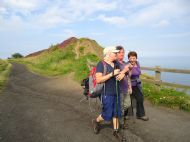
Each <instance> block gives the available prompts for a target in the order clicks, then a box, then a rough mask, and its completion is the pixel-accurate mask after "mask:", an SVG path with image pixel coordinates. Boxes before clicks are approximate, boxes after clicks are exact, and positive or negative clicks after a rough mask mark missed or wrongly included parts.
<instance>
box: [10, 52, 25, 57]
mask: <svg viewBox="0 0 190 142" xmlns="http://www.w3.org/2000/svg"><path fill="white" fill-rule="evenodd" d="M22 57H23V55H21V54H20V53H15V54H13V55H12V58H22Z"/></svg>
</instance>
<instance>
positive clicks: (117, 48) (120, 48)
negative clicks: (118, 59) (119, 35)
mask: <svg viewBox="0 0 190 142" xmlns="http://www.w3.org/2000/svg"><path fill="white" fill-rule="evenodd" d="M122 49H123V50H124V48H123V46H121V45H118V46H116V50H122Z"/></svg>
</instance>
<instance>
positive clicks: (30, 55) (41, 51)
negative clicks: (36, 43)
mask: <svg viewBox="0 0 190 142" xmlns="http://www.w3.org/2000/svg"><path fill="white" fill-rule="evenodd" d="M47 50H48V49H44V50H40V51H37V52H34V53H31V54H29V55H27V56H26V58H27V57H33V56H37V55H40V54H41V53H43V52H45V51H47Z"/></svg>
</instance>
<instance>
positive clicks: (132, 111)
mask: <svg viewBox="0 0 190 142" xmlns="http://www.w3.org/2000/svg"><path fill="white" fill-rule="evenodd" d="M130 98H131V113H132V117H133V123H135V116H134V110H133V96H132V95H131V96H130Z"/></svg>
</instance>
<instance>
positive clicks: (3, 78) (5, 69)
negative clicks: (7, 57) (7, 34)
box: [0, 59, 11, 90]
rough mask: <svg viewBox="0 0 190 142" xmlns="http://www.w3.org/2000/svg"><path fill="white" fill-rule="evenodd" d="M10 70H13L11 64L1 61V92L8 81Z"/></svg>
mask: <svg viewBox="0 0 190 142" xmlns="http://www.w3.org/2000/svg"><path fill="white" fill-rule="evenodd" d="M10 68H11V64H10V63H8V62H7V61H4V60H1V59H0V90H2V88H3V86H4V84H5V82H6V80H7V77H8V74H9V71H10Z"/></svg>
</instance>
